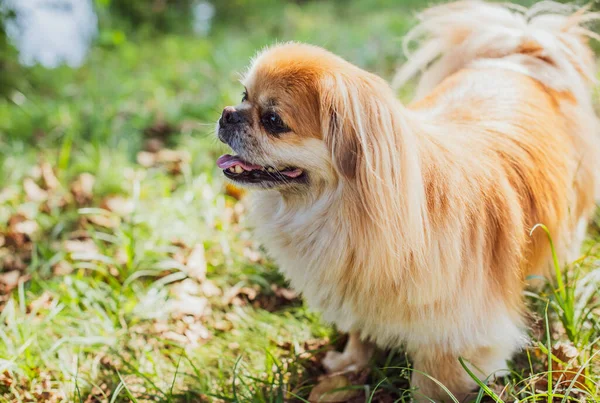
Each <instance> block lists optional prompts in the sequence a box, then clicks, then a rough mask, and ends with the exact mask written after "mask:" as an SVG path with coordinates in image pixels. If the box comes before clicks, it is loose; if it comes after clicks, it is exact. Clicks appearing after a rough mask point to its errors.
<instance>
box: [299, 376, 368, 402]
mask: <svg viewBox="0 0 600 403" xmlns="http://www.w3.org/2000/svg"><path fill="white" fill-rule="evenodd" d="M351 385H352V384H351V383H350V381H349V380H348V378H347V377H345V376H344V375H335V376H331V377H324V378H323V379H321V381H320V382H319V383H318V384H317V385H316V386H315V387H313V389H312V390H311V392H310V395H309V397H308V400H309V401H310V402H311V403H313V402H346V401H348V400H349V399H351V398H353V397H355V396H357V395H358V394H360V390H357V389H342V390H336V389H341V388H347V387H349V386H351Z"/></svg>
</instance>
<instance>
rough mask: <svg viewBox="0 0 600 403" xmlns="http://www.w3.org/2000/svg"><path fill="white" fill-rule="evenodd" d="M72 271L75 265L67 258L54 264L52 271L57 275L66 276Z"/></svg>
mask: <svg viewBox="0 0 600 403" xmlns="http://www.w3.org/2000/svg"><path fill="white" fill-rule="evenodd" d="M72 272H73V266H71V263H69V262H67V261H65V260H61V261H60V262H58V263H56V264H55V265H54V266H52V273H53V274H54V275H55V276H66V275H68V274H71V273H72Z"/></svg>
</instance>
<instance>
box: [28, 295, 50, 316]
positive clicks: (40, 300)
mask: <svg viewBox="0 0 600 403" xmlns="http://www.w3.org/2000/svg"><path fill="white" fill-rule="evenodd" d="M52 299H53V298H52V294H51V293H50V292H49V291H44V292H43V293H42V295H40V296H39V297H37V298H36V299H34V300H33V301H31V303H30V304H29V306H28V307H27V312H32V311H39V310H40V309H41V308H48V307H49V306H50V303H51V302H52Z"/></svg>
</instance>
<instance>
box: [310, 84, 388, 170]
mask: <svg viewBox="0 0 600 403" xmlns="http://www.w3.org/2000/svg"><path fill="white" fill-rule="evenodd" d="M320 94H321V95H320V96H321V103H320V110H321V127H322V131H323V139H324V140H325V143H326V144H327V146H328V148H329V150H330V152H331V156H332V159H333V162H334V165H335V168H336V169H337V171H338V172H339V173H340V174H341V175H342V176H343V177H345V178H347V179H354V178H356V177H357V176H358V175H359V174H360V173H361V172H365V171H366V170H371V171H374V170H377V169H380V168H383V167H384V165H382V164H385V163H386V162H387V160H388V159H389V158H386V156H385V155H384V154H387V156H390V155H391V154H390V152H391V151H392V150H390V149H389V147H390V146H392V147H393V145H391V144H390V141H392V142H393V141H394V140H393V138H392V137H393V136H394V131H395V128H394V124H393V122H392V112H391V110H390V102H393V101H391V100H390V99H389V98H390V97H389V95H393V94H392V93H391V91H389V87H388V86H387V84H386V83H385V82H384V81H383V80H381V79H380V78H378V77H376V76H372V75H364V76H362V77H356V76H354V77H348V76H343V75H332V76H328V77H326V78H325V79H323V80H322V82H321V90H320ZM391 99H393V96H392V98H391Z"/></svg>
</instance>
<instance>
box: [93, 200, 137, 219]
mask: <svg viewBox="0 0 600 403" xmlns="http://www.w3.org/2000/svg"><path fill="white" fill-rule="evenodd" d="M101 207H102V208H105V209H107V210H109V211H112V212H113V213H115V214H116V215H118V216H121V217H124V216H128V215H129V214H131V213H132V212H133V209H134V207H135V206H134V203H133V200H131V199H127V198H125V197H123V196H109V197H107V198H106V199H104V200H103V201H102V204H101Z"/></svg>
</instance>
